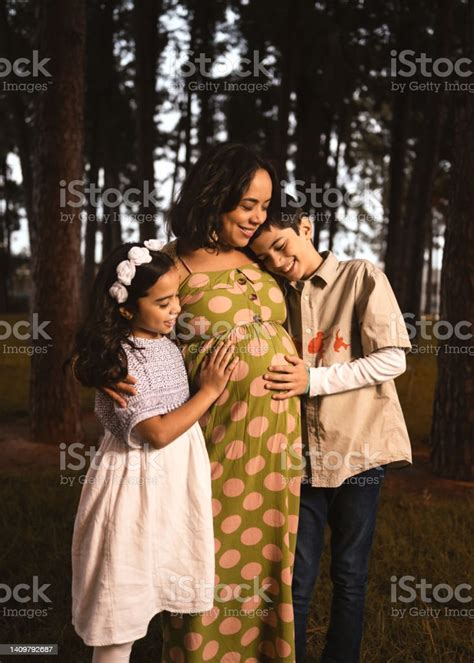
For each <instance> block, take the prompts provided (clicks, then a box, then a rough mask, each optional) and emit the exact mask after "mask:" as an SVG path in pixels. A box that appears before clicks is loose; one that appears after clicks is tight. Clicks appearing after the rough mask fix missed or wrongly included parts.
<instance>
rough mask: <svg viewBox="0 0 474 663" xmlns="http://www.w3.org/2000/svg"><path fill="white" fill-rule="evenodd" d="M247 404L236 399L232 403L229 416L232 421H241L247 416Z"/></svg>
mask: <svg viewBox="0 0 474 663" xmlns="http://www.w3.org/2000/svg"><path fill="white" fill-rule="evenodd" d="M248 409H249V406H248V405H247V403H246V402H245V401H237V402H236V403H233V404H232V405H231V408H230V418H231V420H232V421H234V422H236V421H241V420H242V419H245V417H246V416H247V412H248Z"/></svg>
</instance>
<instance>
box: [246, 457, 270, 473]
mask: <svg viewBox="0 0 474 663" xmlns="http://www.w3.org/2000/svg"><path fill="white" fill-rule="evenodd" d="M264 467H265V458H264V457H263V456H255V457H254V458H251V459H250V460H249V461H248V463H247V464H246V466H245V471H246V473H247V474H249V475H252V474H258V472H260V471H261V470H263V468H264Z"/></svg>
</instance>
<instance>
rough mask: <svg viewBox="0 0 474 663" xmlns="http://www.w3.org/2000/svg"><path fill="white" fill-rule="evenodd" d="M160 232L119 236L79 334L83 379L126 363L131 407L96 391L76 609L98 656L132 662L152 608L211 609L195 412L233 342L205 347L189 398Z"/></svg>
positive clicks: (208, 528)
mask: <svg viewBox="0 0 474 663" xmlns="http://www.w3.org/2000/svg"><path fill="white" fill-rule="evenodd" d="M159 248H160V243H159V242H157V241H156V240H149V241H147V242H145V244H144V245H139V244H125V245H123V246H120V247H119V248H117V249H116V250H115V251H114V252H113V253H112V254H111V255H110V256H109V258H108V259H107V260H106V261H105V262H104V264H103V265H102V267H101V268H100V271H99V273H98V275H97V278H96V281H95V285H94V291H93V297H92V306H91V311H90V313H89V317H88V319H87V321H86V323H85V325H84V327H83V328H82V330H81V331H80V332H79V333H78V336H77V341H76V357H75V360H74V361H75V364H74V370H75V373H76V376H77V377H78V379H79V380H80V381H81V382H82V383H83V384H86V385H89V386H93V387H97V388H98V387H99V386H101V385H104V384H111V383H114V382H116V381H117V380H118V379H121V378H124V377H125V376H126V375H127V373H131V374H133V375H134V376H135V378H136V385H135V387H136V388H137V393H136V395H135V396H133V397H132V398H130V399H129V400H128V407H127V408H120V407H118V406H116V405H114V404H113V401H112V400H111V399H110V398H108V397H107V396H105V395H104V394H102V393H101V392H98V393H97V396H96V405H95V411H96V414H97V416H98V418H99V419H100V421H101V423H102V424H103V426H104V428H105V435H104V438H103V440H102V442H101V446H100V449H99V451H98V453H97V455H96V456H95V457H94V458H93V460H92V463H91V466H90V468H89V470H88V473H87V476H86V480H85V485H84V487H83V490H82V495H81V499H80V503H79V508H78V512H77V516H76V521H75V526H74V535H73V542H72V567H73V581H72V603H73V606H72V616H73V620H72V621H73V624H74V627H75V629H76V632H77V633H78V635H80V636H81V638H82V639H83V640H84V642H85V643H86V644H87V645H89V646H94V654H93V663H116V662H118V661H128V660H129V656H130V652H131V648H132V644H133V641H135V640H136V639H138V638H142V637H144V636H145V634H146V632H147V627H148V623H149V621H150V620H151V618H152V617H153V616H154V615H155V614H156V613H158V612H161V611H163V610H167V611H170V612H180V613H196V612H204V611H207V610H210V609H211V607H212V605H213V593H214V591H213V589H214V587H213V586H214V537H213V527H212V509H211V476H210V463H209V457H208V454H207V451H206V446H205V443H204V438H203V435H202V432H201V429H200V427H199V424H198V423H197V422H198V419H199V418H200V417H202V415H203V414H204V413H205V412H206V411H207V410H208V409H209V407H210V406H211V405H212V404H213V403H214V401H215V400H217V399H218V398H219V396H220V395H221V394H222V392H223V390H224V388H225V386H226V384H227V382H228V380H229V378H230V376H231V375H232V371H233V369H234V367H235V366H236V365H237V363H238V359H237V358H235V359H234V358H233V347H232V345H231V344H230V343H226V344H222V345H221V346H220V347H219V348H218V349H217V351H216V352H213V353H212V354H210V355H208V358H207V361H206V365H205V367H204V370H203V372H202V373H201V376H200V388H199V390H198V391H197V393H196V394H195V395H194V396H193V397H192V398H190V393H189V386H188V380H187V374H186V369H185V367H184V363H183V360H182V357H181V354H180V352H179V350H178V348H177V346H176V345H175V344H174V343H173V342H172V341H171V340H170V339H168V338H167V335H168V334H170V332H171V331H172V330H173V327H174V325H175V321H176V318H177V316H178V313H179V312H180V306H179V302H178V286H179V278H178V273H177V270H176V268H175V267H174V264H173V261H172V260H171V259H170V258H169V257H168V256H166V255H165V254H164V253H162V252H160V251H159V250H158V249H159Z"/></svg>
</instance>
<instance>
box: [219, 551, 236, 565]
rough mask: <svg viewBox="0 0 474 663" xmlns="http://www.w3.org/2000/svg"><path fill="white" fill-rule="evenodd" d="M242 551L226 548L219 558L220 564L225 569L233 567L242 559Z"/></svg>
mask: <svg viewBox="0 0 474 663" xmlns="http://www.w3.org/2000/svg"><path fill="white" fill-rule="evenodd" d="M240 557H241V555H240V552H239V551H238V550H226V552H225V553H224V554H223V555H221V557H220V558H219V565H220V566H222V568H223V569H231V568H232V567H233V566H235V565H236V564H238V563H239V561H240Z"/></svg>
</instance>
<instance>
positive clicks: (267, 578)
mask: <svg viewBox="0 0 474 663" xmlns="http://www.w3.org/2000/svg"><path fill="white" fill-rule="evenodd" d="M209 269H211V270H212V266H210V268H209ZM180 300H181V303H182V314H186V316H185V317H182V322H181V320H179V321H178V325H177V329H176V331H177V333H178V334H180V332H182V338H185V341H184V344H183V357H184V361H185V364H186V368H187V370H188V373H189V376H190V379H191V380H193V381H194V379H195V378H196V376H197V375H198V374H199V371H200V368H201V365H202V361H203V359H204V357H205V356H206V354H207V353H208V352H211V351H212V350H213V348H214V347H215V345H216V344H217V343H218V342H219V341H220V340H225V339H226V338H231V339H232V340H233V342H234V343H235V356H237V357H239V360H240V361H239V364H238V367H237V369H236V370H235V372H234V374H233V375H232V377H231V379H230V380H229V382H228V384H227V386H226V388H225V390H224V392H223V393H222V394H221V396H220V397H219V398H218V399H217V401H216V402H215V403H214V405H213V406H212V407H211V408H210V409H209V411H208V412H207V413H206V415H205V416H204V417H202V418H201V420H200V425H201V427H202V430H203V433H204V437H205V440H206V447H207V450H208V453H209V459H210V462H211V476H212V482H211V484H212V510H213V516H214V535H215V551H216V558H215V561H216V578H215V587H214V592H215V605H214V608H213V609H212V610H211V611H209V612H208V613H205V614H197V615H188V614H185V615H182V616H180V617H179V618H176V616H169V615H170V613H167V612H164V613H163V615H162V618H163V622H164V624H163V626H164V630H163V638H164V650H163V660H164V661H168V662H170V661H178V662H179V663H201V662H202V661H205V662H209V663H214V662H215V663H260V662H261V661H266V662H268V663H269V662H270V661H271V660H275V661H278V663H294V660H295V652H294V634H293V621H292V618H293V610H292V603H291V601H292V597H291V580H292V577H291V569H292V564H293V561H294V549H295V544H296V528H297V525H298V512H299V481H294V480H293V479H294V478H295V477H298V476H299V475H300V474H301V467H297V466H298V462H297V461H298V460H299V457H300V455H301V450H300V447H299V446H298V445H301V431H300V420H301V414H300V405H299V399H298V398H290V399H288V400H285V401H275V400H273V399H272V398H271V392H270V391H269V390H267V389H264V381H263V378H262V376H263V374H264V373H266V372H267V370H268V367H269V366H270V365H271V364H285V363H286V360H285V359H284V357H285V355H292V356H296V350H295V348H294V346H293V343H292V341H291V339H290V337H289V336H288V334H287V332H286V331H285V330H284V329H283V327H282V323H283V321H284V319H285V315H286V307H285V302H284V299H283V296H282V294H281V292H280V290H279V288H278V286H277V284H276V282H275V280H274V279H273V277H272V276H271V275H270V274H268V273H266V272H263V271H261V270H260V268H259V266H258V265H257V264H256V263H249V264H247V265H245V266H244V267H242V268H234V267H232V268H231V269H224V270H222V269H221V270H220V271H217V272H213V271H209V272H202V273H201V272H200V273H195V274H192V275H191V276H189V277H188V279H186V280H185V281H184V282H183V284H182V286H181V287H180ZM184 323H186V324H184ZM190 336H191V337H192V338H190ZM180 479H182V480H185V477H180ZM185 573H186V570H185V569H183V574H185ZM261 590H263V591H261ZM263 597H265V599H264V598H263ZM267 601H268V602H267Z"/></svg>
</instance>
